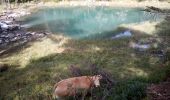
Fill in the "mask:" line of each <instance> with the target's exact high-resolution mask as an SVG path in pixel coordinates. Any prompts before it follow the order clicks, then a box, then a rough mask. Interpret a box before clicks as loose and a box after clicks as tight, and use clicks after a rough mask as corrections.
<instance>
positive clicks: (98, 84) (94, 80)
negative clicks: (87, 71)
mask: <svg viewBox="0 0 170 100" xmlns="http://www.w3.org/2000/svg"><path fill="white" fill-rule="evenodd" d="M92 79H93V82H94V85H95V86H96V87H98V86H100V79H102V76H101V75H95V76H93V78H92Z"/></svg>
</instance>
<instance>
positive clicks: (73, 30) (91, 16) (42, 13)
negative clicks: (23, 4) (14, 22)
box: [23, 7, 159, 38]
mask: <svg viewBox="0 0 170 100" xmlns="http://www.w3.org/2000/svg"><path fill="white" fill-rule="evenodd" d="M157 18H159V16H156V17H155V16H153V15H152V14H149V13H148V12H144V11H142V10H141V9H140V8H112V7H60V8H59V7H58V8H45V9H41V10H38V11H37V12H35V13H33V14H31V15H29V16H27V17H25V18H24V21H23V26H24V27H27V28H28V29H30V30H37V31H42V30H46V31H50V32H52V33H55V34H63V35H66V36H70V37H72V38H85V37H90V36H94V35H96V36H100V35H101V34H105V32H109V31H113V30H114V29H116V28H117V27H118V26H119V25H121V24H128V23H140V22H144V21H148V20H150V21H155V19H157Z"/></svg>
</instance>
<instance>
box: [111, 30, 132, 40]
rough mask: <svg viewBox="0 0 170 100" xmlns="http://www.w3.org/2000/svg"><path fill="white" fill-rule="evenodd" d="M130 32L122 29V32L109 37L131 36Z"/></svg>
mask: <svg viewBox="0 0 170 100" xmlns="http://www.w3.org/2000/svg"><path fill="white" fill-rule="evenodd" d="M131 36H132V33H131V32H130V30H127V31H124V32H123V33H119V34H117V35H116V36H113V37H112V38H111V39H116V38H121V37H131Z"/></svg>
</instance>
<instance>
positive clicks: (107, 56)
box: [0, 35, 169, 100]
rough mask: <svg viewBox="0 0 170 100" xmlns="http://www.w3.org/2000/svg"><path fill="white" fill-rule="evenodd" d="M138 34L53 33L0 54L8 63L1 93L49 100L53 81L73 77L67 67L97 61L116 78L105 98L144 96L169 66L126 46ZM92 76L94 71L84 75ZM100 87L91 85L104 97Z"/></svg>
mask: <svg viewBox="0 0 170 100" xmlns="http://www.w3.org/2000/svg"><path fill="white" fill-rule="evenodd" d="M149 37H150V36H148V35H147V36H145V37H143V38H142V37H141V38H140V39H147V38H149ZM138 38H139V37H135V36H134V37H132V38H122V39H117V40H111V39H99V40H71V39H66V38H63V37H61V36H60V37H59V36H57V35H51V36H48V37H46V38H43V39H41V40H39V41H34V42H32V43H28V44H26V45H24V46H22V47H21V48H17V49H15V50H16V51H15V52H12V53H8V54H4V55H2V56H1V62H4V63H7V64H10V65H11V67H10V69H9V70H8V71H6V72H3V73H0V85H1V87H0V90H1V91H3V92H1V93H0V95H1V96H0V97H1V99H10V98H15V99H49V98H51V94H52V92H53V89H52V88H53V85H54V84H55V82H57V81H59V80H60V79H64V78H68V77H70V76H72V74H71V72H70V71H69V66H71V65H75V66H78V67H80V69H83V68H86V67H87V66H90V65H95V66H96V67H97V68H101V69H103V70H106V71H107V72H108V73H111V75H112V76H113V79H114V80H115V81H117V83H116V84H115V85H114V86H113V87H112V91H111V93H112V94H110V95H109V96H108V97H107V99H110V100H112V99H115V100H120V99H122V100H126V99H128V100H129V99H130V100H131V99H133V100H137V99H142V98H144V97H145V96H146V86H147V85H148V84H150V83H155V82H160V81H162V80H164V79H165V78H166V76H167V72H168V71H169V66H162V62H161V61H160V60H159V59H160V58H159V57H157V56H153V55H152V54H149V53H147V52H143V53H141V52H138V51H136V50H134V49H133V48H130V47H129V42H130V41H131V40H136V39H138ZM47 46H48V47H47ZM90 74H94V73H89V71H86V72H85V73H84V75H90ZM104 87H105V86H101V89H94V91H97V92H94V93H97V94H96V97H93V99H94V98H100V97H101V96H102V94H100V93H102V92H101V91H102V89H103V88H104Z"/></svg>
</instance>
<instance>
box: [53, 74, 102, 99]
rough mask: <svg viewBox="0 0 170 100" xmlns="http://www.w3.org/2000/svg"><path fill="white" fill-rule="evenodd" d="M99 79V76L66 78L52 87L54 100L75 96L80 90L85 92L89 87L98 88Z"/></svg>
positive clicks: (100, 77)
mask: <svg viewBox="0 0 170 100" xmlns="http://www.w3.org/2000/svg"><path fill="white" fill-rule="evenodd" d="M100 79H102V76H101V75H95V76H80V77H73V78H68V79H65V80H61V81H60V82H58V83H56V84H55V86H54V89H55V91H54V94H53V96H54V97H55V98H59V97H65V96H75V95H76V93H78V92H80V90H83V91H85V92H86V91H87V90H89V89H90V88H91V87H94V86H95V87H98V86H100Z"/></svg>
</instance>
